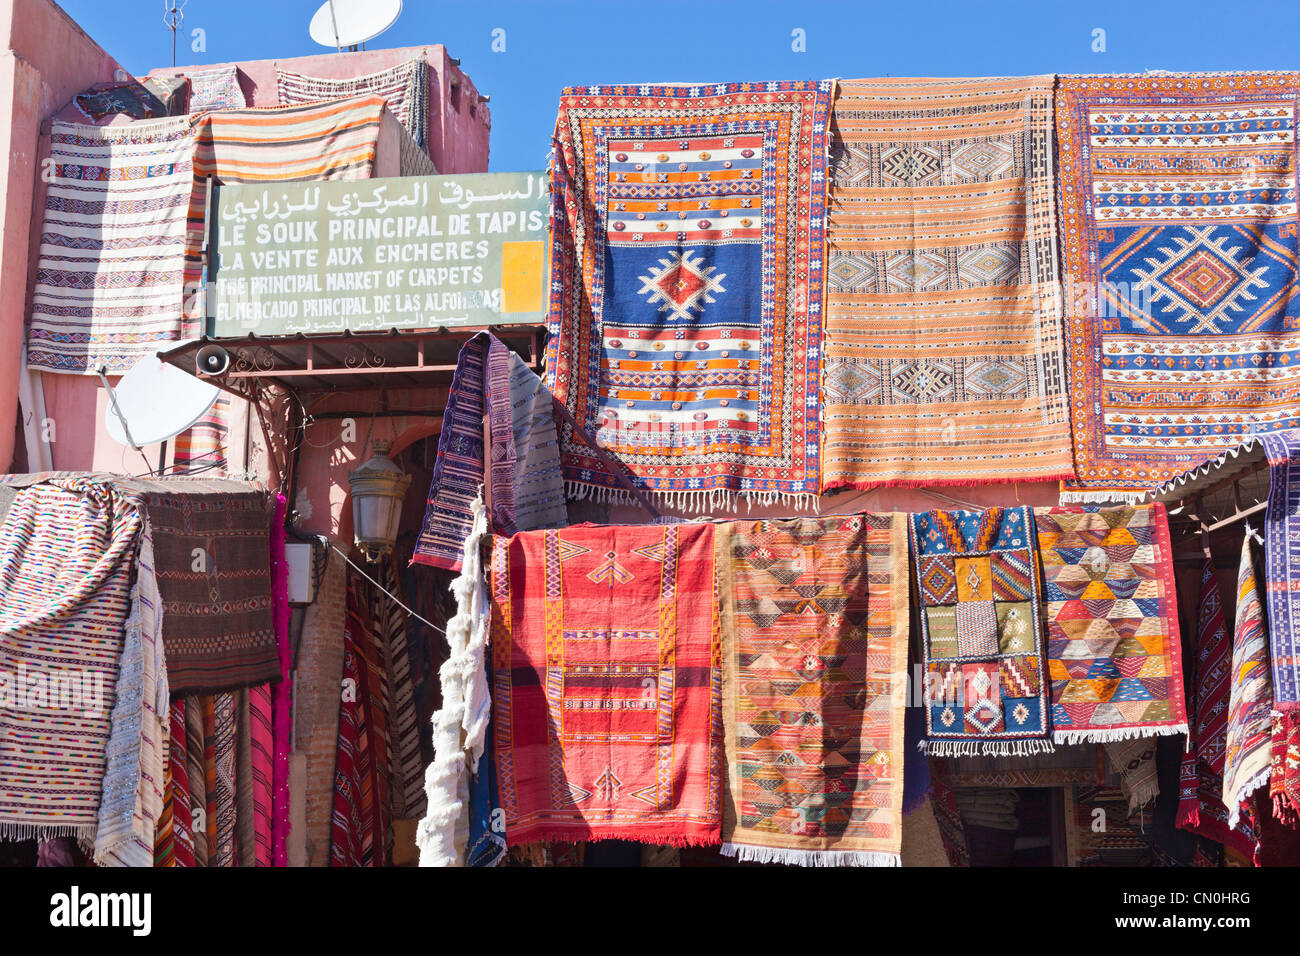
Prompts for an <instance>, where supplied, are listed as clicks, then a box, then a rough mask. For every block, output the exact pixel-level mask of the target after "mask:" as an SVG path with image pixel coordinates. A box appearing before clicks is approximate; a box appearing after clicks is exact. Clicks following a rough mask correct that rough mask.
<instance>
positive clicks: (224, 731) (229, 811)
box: [208, 693, 239, 866]
mask: <svg viewBox="0 0 1300 956" xmlns="http://www.w3.org/2000/svg"><path fill="white" fill-rule="evenodd" d="M212 717H213V722H212V750H213V757H212V760H213V767H214V775H213V781H214V783H215V785H216V786H215V792H214V793H209V795H208V799H209V800H210V801H211V802H212V805H213V808H214V810H213V811H210V813H211V815H212V816H213V817H215V819H216V846H215V853H214V854H213V855H211V856H210V857H209V859H208V865H209V866H237V865H238V860H239V831H238V829H237V826H236V817H237V812H238V811H237V807H236V800H235V792H236V778H237V774H236V770H235V762H236V748H235V739H236V725H237V722H238V716H237V711H236V708H235V695H234V694H233V693H227V694H215V695H213V697H212ZM211 826H212V824H211V823H209V827H211Z"/></svg>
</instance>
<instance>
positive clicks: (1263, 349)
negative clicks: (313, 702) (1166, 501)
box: [1056, 73, 1300, 501]
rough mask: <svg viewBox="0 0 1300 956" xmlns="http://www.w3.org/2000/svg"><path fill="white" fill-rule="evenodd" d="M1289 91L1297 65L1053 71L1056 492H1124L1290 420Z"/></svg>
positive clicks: (1299, 306)
mask: <svg viewBox="0 0 1300 956" xmlns="http://www.w3.org/2000/svg"><path fill="white" fill-rule="evenodd" d="M1297 96H1300V74H1297V73H1279V74H1269V73H1237V74H1234V73H1220V74H1194V75H1189V74H1164V75H1147V76H1062V77H1060V78H1059V80H1058V86H1057V97H1056V122H1057V147H1058V150H1057V156H1058V160H1059V165H1060V177H1059V178H1060V211H1061V235H1062V238H1063V249H1062V259H1063V262H1064V276H1063V279H1064V281H1065V282H1066V284H1067V285H1066V293H1065V294H1066V322H1067V333H1068V334H1067V337H1066V351H1067V356H1068V363H1069V369H1070V404H1071V408H1072V414H1073V425H1074V428H1073V431H1074V455H1075V468H1076V471H1077V474H1078V479H1077V484H1074V485H1071V486H1070V487H1068V488H1067V489H1066V494H1065V495H1064V496H1063V500H1097V501H1102V500H1130V501H1131V500H1135V498H1136V497H1138V496H1140V493H1141V492H1142V491H1143V490H1144V489H1147V488H1150V487H1152V486H1154V485H1158V484H1161V483H1162V482H1164V481H1165V480H1167V479H1169V478H1172V477H1174V476H1176V475H1179V474H1181V473H1182V472H1184V471H1186V470H1188V469H1189V468H1192V467H1195V466H1197V465H1199V464H1201V463H1203V462H1205V461H1207V460H1209V459H1211V458H1213V457H1214V456H1215V455H1217V454H1218V453H1219V452H1221V451H1223V450H1225V449H1226V448H1228V447H1231V446H1232V445H1233V444H1235V443H1236V442H1238V441H1240V440H1241V438H1242V436H1244V435H1249V434H1251V433H1252V432H1261V431H1274V430H1277V429H1283V428H1292V427H1296V426H1297V425H1300V408H1298V402H1300V371H1297V370H1296V369H1297V368H1298V367H1300V366H1297V363H1296V361H1295V359H1296V356H1297V353H1298V352H1300V331H1297V329H1298V328H1300V296H1294V295H1292V294H1291V290H1292V287H1293V285H1294V283H1295V281H1296V273H1297V249H1298V248H1300V238H1298V236H1297V233H1298V232H1300V230H1298V229H1297V216H1296V190H1297V182H1296V169H1297V164H1296V159H1295V126H1296V102H1297Z"/></svg>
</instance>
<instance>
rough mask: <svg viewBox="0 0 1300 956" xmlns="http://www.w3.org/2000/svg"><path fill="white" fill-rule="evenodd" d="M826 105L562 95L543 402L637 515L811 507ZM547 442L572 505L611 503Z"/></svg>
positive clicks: (587, 470) (798, 95)
mask: <svg viewBox="0 0 1300 956" xmlns="http://www.w3.org/2000/svg"><path fill="white" fill-rule="evenodd" d="M831 87H832V82H831V81H829V80H824V81H817V82H804V81H798V82H771V83H764V84H741V83H723V84H716V85H714V84H709V85H699V86H668V85H665V86H649V85H647V86H603V87H571V88H568V89H566V90H564V92H563V93H562V94H561V97H560V110H559V116H558V119H557V121H556V130H555V158H554V161H553V163H552V165H551V194H552V197H553V210H554V211H553V214H552V218H551V226H552V236H553V252H552V256H551V267H550V269H551V283H550V288H551V302H550V310H549V318H548V322H549V327H550V332H551V340H550V344H549V346H548V354H547V363H546V369H547V376H548V377H547V384H548V385H550V386H551V388H552V389H553V390H554V392H555V397H556V398H558V399H559V400H560V401H562V402H563V403H564V404H565V405H566V407H567V408H568V409H569V411H570V412H571V413H572V415H573V417H574V418H575V419H576V420H577V424H578V427H580V428H581V429H583V430H584V431H585V432H586V433H587V434H589V435H594V436H595V440H596V441H597V442H599V444H600V445H601V446H602V447H603V448H606V449H608V450H609V452H610V453H611V455H612V457H613V458H615V459H617V460H618V461H620V462H622V463H623V464H624V465H626V467H627V468H628V470H630V471H631V472H632V474H633V475H634V476H635V477H636V479H637V480H638V482H639V483H640V485H641V486H642V487H643V488H644V489H645V490H647V491H648V492H650V493H651V494H653V495H659V496H666V500H671V501H672V502H674V503H682V502H683V499H686V503H687V504H688V505H689V506H693V507H696V508H703V507H714V506H715V505H713V504H710V501H711V500H712V501H714V502H716V499H717V497H718V496H719V495H721V496H722V497H732V496H737V495H738V496H741V497H749V496H753V495H759V496H764V497H765V498H768V499H772V498H775V499H780V500H781V501H782V502H783V503H786V504H791V505H800V504H811V503H812V502H813V500H815V499H816V497H817V495H818V494H819V492H820V478H821V469H820V435H821V421H820V414H821V397H820V396H821V371H822V358H821V356H822V349H821V339H822V322H821V313H822V285H823V282H822V275H823V273H824V271H825V270H824V269H823V266H822V263H823V261H824V255H825V229H826V165H827V127H828V122H829V114H830V94H831ZM562 440H563V441H562V450H563V454H564V458H563V461H564V468H565V476H566V479H567V480H568V481H569V482H570V484H571V485H572V484H577V485H587V486H593V487H594V488H595V489H596V490H597V491H598V493H599V494H602V495H606V494H610V493H614V494H616V495H621V494H622V491H621V489H620V487H619V485H620V482H619V481H618V479H617V478H616V477H615V476H613V475H611V474H610V473H609V469H608V468H607V467H606V466H605V464H604V463H603V462H602V461H601V460H600V458H599V456H597V455H595V454H594V453H593V450H592V448H591V447H590V446H589V445H588V444H586V443H585V442H583V441H582V440H581V439H577V438H575V437H574V435H573V428H572V427H571V426H566V427H565V428H564V429H563V434H562ZM710 496H712V499H711V497H710Z"/></svg>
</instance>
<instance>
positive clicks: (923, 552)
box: [910, 507, 1054, 757]
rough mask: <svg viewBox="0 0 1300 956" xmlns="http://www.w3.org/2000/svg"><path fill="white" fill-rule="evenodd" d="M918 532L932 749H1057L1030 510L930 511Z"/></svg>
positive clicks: (915, 544)
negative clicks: (1052, 734) (1050, 732)
mask: <svg viewBox="0 0 1300 956" xmlns="http://www.w3.org/2000/svg"><path fill="white" fill-rule="evenodd" d="M910 530H911V543H912V556H913V560H914V562H915V565H916V584H917V592H918V594H919V597H920V609H921V634H922V641H923V649H924V659H925V714H926V735H925V736H926V740H925V748H926V752H927V753H930V754H933V755H936V756H948V757H956V756H985V755H990V756H996V755H1018V756H1029V755H1032V754H1035V753H1048V752H1051V751H1052V750H1053V749H1054V748H1053V745H1052V742H1051V740H1050V739H1049V738H1048V708H1047V691H1046V687H1047V682H1046V680H1045V678H1044V674H1043V670H1044V668H1043V656H1042V651H1043V647H1042V624H1041V618H1040V617H1039V591H1038V558H1037V555H1036V554H1035V548H1034V527H1033V514H1032V512H1031V511H1030V509H1029V508H1025V507H1020V508H989V509H988V510H987V511H927V512H922V513H920V514H914V515H912V516H911V528H910Z"/></svg>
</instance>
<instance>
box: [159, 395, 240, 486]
mask: <svg viewBox="0 0 1300 956" xmlns="http://www.w3.org/2000/svg"><path fill="white" fill-rule="evenodd" d="M229 414H230V399H229V398H227V397H226V395H225V393H222V394H221V395H219V396H217V400H216V402H214V403H213V405H212V407H211V408H209V409H208V411H207V413H206V414H205V415H204V416H203V417H202V418H200V419H199V420H198V421H197V422H195V423H194V424H193V425H191V426H190V427H189V428H187V429H185V431H183V432H181V433H180V434H179V435H177V436H176V439H175V441H174V443H173V448H174V450H173V452H172V465H173V471H174V473H175V474H177V475H194V474H199V473H200V472H208V473H211V474H214V475H224V474H225V473H226V467H227V461H226V441H227V436H228V435H229V432H230V427H229V425H228V424H227V422H228V419H229Z"/></svg>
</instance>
